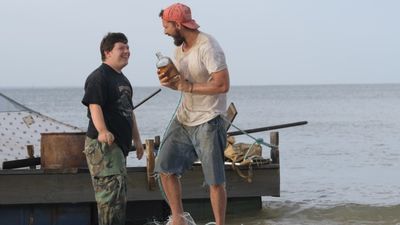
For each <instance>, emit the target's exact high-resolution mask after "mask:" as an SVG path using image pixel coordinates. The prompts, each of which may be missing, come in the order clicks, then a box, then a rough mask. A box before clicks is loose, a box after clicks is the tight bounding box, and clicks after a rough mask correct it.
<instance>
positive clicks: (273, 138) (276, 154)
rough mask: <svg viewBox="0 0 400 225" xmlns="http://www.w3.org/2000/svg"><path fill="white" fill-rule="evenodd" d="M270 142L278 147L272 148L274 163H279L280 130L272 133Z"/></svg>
mask: <svg viewBox="0 0 400 225" xmlns="http://www.w3.org/2000/svg"><path fill="white" fill-rule="evenodd" d="M270 143H271V145H274V146H276V147H273V148H272V149H271V159H272V163H274V164H279V132H276V131H274V132H271V133H270Z"/></svg>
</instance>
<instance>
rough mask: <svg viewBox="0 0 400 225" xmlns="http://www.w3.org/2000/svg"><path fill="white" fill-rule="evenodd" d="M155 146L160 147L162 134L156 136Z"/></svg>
mask: <svg viewBox="0 0 400 225" xmlns="http://www.w3.org/2000/svg"><path fill="white" fill-rule="evenodd" d="M154 147H155V148H157V149H159V148H160V136H155V137H154Z"/></svg>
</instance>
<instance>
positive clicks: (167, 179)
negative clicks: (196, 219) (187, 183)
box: [160, 173, 185, 225]
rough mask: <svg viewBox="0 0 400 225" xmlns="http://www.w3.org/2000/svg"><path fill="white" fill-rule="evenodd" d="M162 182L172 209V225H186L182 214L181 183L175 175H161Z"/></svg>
mask: <svg viewBox="0 0 400 225" xmlns="http://www.w3.org/2000/svg"><path fill="white" fill-rule="evenodd" d="M160 176H161V182H162V186H163V190H164V193H165V195H166V197H167V200H168V204H169V207H170V208H171V214H172V224H171V225H182V224H185V223H184V222H185V221H184V220H183V217H182V214H183V205H182V196H181V195H182V194H181V192H182V190H181V183H180V181H179V179H178V178H177V176H176V175H173V174H164V173H162V174H160ZM168 225H169V224H168Z"/></svg>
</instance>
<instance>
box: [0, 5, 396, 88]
mask: <svg viewBox="0 0 400 225" xmlns="http://www.w3.org/2000/svg"><path fill="white" fill-rule="evenodd" d="M172 3H175V1H169V0H158V1H152V0H146V1H134V0H114V1H109V0H107V1H106V0H96V1H94V0H87V1H82V0H57V1H54V0H35V1H31V0H1V2H0V29H1V31H0V32H1V35H0V43H1V51H2V54H0V77H1V79H0V88H8V87H83V85H84V82H85V79H86V77H87V76H88V75H89V74H90V73H91V72H92V71H93V70H94V69H95V68H97V67H98V66H99V65H100V64H101V58H100V52H99V44H100V41H101V39H102V37H103V36H104V35H105V34H106V33H107V32H123V33H125V34H126V35H127V37H128V39H129V45H130V49H131V58H130V62H129V65H128V66H127V67H125V68H124V70H123V72H124V74H125V75H126V76H127V77H128V79H129V80H130V81H131V83H132V85H133V86H158V85H159V82H158V79H157V76H156V69H155V63H156V56H155V53H156V52H158V51H161V52H162V53H164V54H165V55H170V56H171V55H172V53H173V49H174V45H173V41H172V39H171V38H170V37H168V36H166V35H164V33H163V28H162V26H161V21H160V18H159V17H158V13H159V12H160V10H161V9H163V8H165V7H167V6H168V5H170V4H172ZM181 3H184V4H187V5H188V6H190V7H191V9H192V15H193V18H194V19H195V20H196V21H197V22H198V24H199V25H200V30H201V31H203V32H205V33H208V34H211V35H212V36H214V37H215V38H216V39H217V40H218V42H219V44H220V45H221V47H222V48H223V50H224V51H225V55H226V59H227V64H228V68H229V72H230V80H231V84H232V85H306V84H354V83H362V84H364V83H368V84H369V83H400V26H399V24H400V13H398V11H399V9H400V1H396V0H392V1H391V0H379V1H378V0H324V1H322V0H274V1H273V0H254V1H253V0H247V1H233V0H219V1H216V0H201V1H181Z"/></svg>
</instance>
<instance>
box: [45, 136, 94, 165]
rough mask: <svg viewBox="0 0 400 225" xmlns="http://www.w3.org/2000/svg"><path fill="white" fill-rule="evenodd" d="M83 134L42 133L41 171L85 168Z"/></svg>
mask: <svg viewBox="0 0 400 225" xmlns="http://www.w3.org/2000/svg"><path fill="white" fill-rule="evenodd" d="M85 137H86V133H85V132H75V133H42V134H41V140H40V143H41V144H40V146H41V147H40V155H41V156H40V162H41V165H42V169H71V168H87V164H86V158H85V155H84V153H83V152H82V151H83V150H84V146H85Z"/></svg>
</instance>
